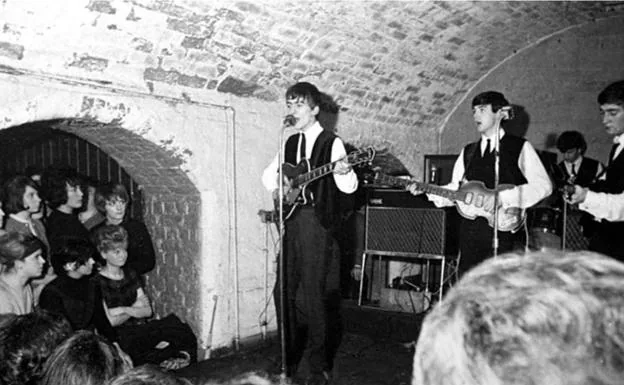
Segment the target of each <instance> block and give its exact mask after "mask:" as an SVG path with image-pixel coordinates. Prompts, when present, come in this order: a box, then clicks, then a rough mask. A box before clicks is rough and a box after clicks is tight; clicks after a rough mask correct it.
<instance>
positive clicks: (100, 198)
mask: <svg viewBox="0 0 624 385" xmlns="http://www.w3.org/2000/svg"><path fill="white" fill-rule="evenodd" d="M129 203H130V197H129V195H128V191H127V190H126V188H125V187H124V186H123V185H121V184H107V185H104V186H101V187H100V188H98V190H97V192H96V195H95V205H96V207H97V208H98V210H100V212H101V213H102V214H104V215H105V216H106V221H105V223H104V224H106V225H120V226H122V227H123V228H124V229H126V231H127V232H128V261H127V262H126V265H127V266H128V267H129V268H131V269H132V270H134V271H135V272H136V273H137V274H139V275H143V274H145V273H147V272H149V271H151V270H152V269H153V268H154V266H155V264H156V254H155V252H154V246H153V244H152V238H151V237H150V234H149V232H148V231H147V227H145V225H144V224H143V222H139V221H137V220H135V219H131V218H128V217H127V210H126V209H127V207H128V204H129Z"/></svg>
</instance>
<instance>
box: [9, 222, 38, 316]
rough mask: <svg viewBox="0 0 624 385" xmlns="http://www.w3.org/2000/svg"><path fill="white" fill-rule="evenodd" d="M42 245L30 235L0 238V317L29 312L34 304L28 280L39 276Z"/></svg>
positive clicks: (19, 234)
mask: <svg viewBox="0 0 624 385" xmlns="http://www.w3.org/2000/svg"><path fill="white" fill-rule="evenodd" d="M43 247H44V246H43V244H42V243H41V241H40V240H39V239H37V238H35V237H33V236H32V235H24V234H21V233H6V234H3V235H0V264H2V266H3V269H2V272H1V273H0V314H5V313H14V314H27V313H30V312H31V311H32V310H33V308H34V306H35V303H36V296H35V293H34V292H33V289H32V286H31V285H30V281H31V280H32V279H33V278H36V277H39V276H41V274H42V272H43V266H44V264H45V260H44V259H43V257H42V253H43Z"/></svg>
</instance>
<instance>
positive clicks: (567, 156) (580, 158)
mask: <svg viewBox="0 0 624 385" xmlns="http://www.w3.org/2000/svg"><path fill="white" fill-rule="evenodd" d="M557 149H558V150H559V152H561V155H562V156H563V160H562V161H561V162H559V164H558V169H557V176H556V177H555V183H556V184H557V187H558V188H561V187H563V186H564V185H574V184H575V185H578V186H581V187H588V186H591V185H593V184H594V183H596V182H597V181H598V180H599V179H600V178H603V177H604V172H605V167H604V165H603V164H602V163H601V162H599V161H597V160H595V159H592V158H588V157H586V156H585V151H587V142H586V141H585V137H584V136H583V134H581V133H580V132H578V131H565V132H563V133H561V135H559V137H558V138H557ZM559 197H560V195H559ZM561 204H563V202H562V200H561V199H557V205H561ZM572 207H574V206H572ZM580 224H581V226H582V228H583V235H584V236H585V237H586V238H591V236H592V235H593V233H594V231H596V227H597V225H598V222H596V221H595V220H594V217H593V216H592V215H590V214H587V213H583V215H582V216H581V218H580Z"/></svg>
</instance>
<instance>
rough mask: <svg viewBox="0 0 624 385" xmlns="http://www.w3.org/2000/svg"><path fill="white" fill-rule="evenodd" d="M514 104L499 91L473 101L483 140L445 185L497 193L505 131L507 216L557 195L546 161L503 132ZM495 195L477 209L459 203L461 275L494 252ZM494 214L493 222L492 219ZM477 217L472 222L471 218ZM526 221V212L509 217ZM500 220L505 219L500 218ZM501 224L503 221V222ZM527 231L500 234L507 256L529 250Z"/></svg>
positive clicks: (438, 201)
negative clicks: (476, 185) (480, 186)
mask: <svg viewBox="0 0 624 385" xmlns="http://www.w3.org/2000/svg"><path fill="white" fill-rule="evenodd" d="M510 112H511V106H510V104H509V102H508V101H507V99H506V98H505V96H504V95H503V94H502V93H500V92H496V91H487V92H483V93H480V94H479V95H477V96H475V98H474V99H473V100H472V114H473V118H474V121H475V123H476V125H477V131H478V132H479V134H480V136H481V138H480V139H479V140H478V141H476V142H473V143H470V144H468V145H467V146H465V147H464V148H463V149H462V151H461V153H460V154H459V157H458V158H457V160H456V161H455V165H454V167H453V175H452V178H451V182H450V183H449V184H448V185H446V186H444V187H446V188H448V189H451V190H457V189H459V188H460V186H462V185H464V187H466V184H467V183H469V182H475V181H478V182H482V183H483V184H484V185H485V187H486V188H487V189H494V187H495V175H494V163H495V152H494V149H495V140H496V135H497V132H498V131H499V130H500V147H499V154H500V158H499V159H500V167H499V187H503V186H501V185H507V186H505V187H508V188H507V189H504V190H501V189H500V188H499V190H500V193H499V194H498V206H499V212H503V213H507V212H508V211H506V210H507V209H509V208H519V209H526V208H529V207H531V206H533V205H534V204H536V203H537V202H539V201H540V200H542V199H543V198H545V197H547V196H548V195H550V193H551V192H552V183H551V181H550V177H549V176H548V173H547V172H546V170H545V168H544V165H543V164H542V161H541V160H540V158H539V156H538V155H537V153H536V152H535V149H534V148H533V146H532V145H531V144H530V143H529V142H528V141H527V140H525V139H523V138H519V137H515V136H512V135H508V134H506V133H505V130H504V129H502V128H501V121H502V120H504V119H509V118H510ZM409 190H410V191H411V192H412V193H413V194H419V193H420V191H418V190H417V188H416V186H410V187H409ZM494 195H495V194H483V197H484V199H483V202H482V207H481V208H480V209H475V208H476V207H477V206H481V202H476V201H477V200H478V199H477V198H476V197H475V203H476V205H465V204H458V209H459V211H460V214H462V218H461V219H460V221H461V222H460V230H459V251H460V262H459V267H458V270H459V271H458V273H459V274H460V275H462V274H463V273H464V272H466V271H467V270H469V269H470V268H472V267H473V266H475V265H477V264H478V263H480V262H481V261H483V260H485V259H486V258H488V257H491V256H492V255H493V254H494V248H493V238H494V229H493V227H492V222H493V218H492V217H493V212H494ZM428 198H429V199H430V200H432V201H433V203H434V204H435V205H436V206H438V207H442V206H450V205H452V204H454V202H453V201H451V200H449V199H447V198H442V197H438V196H433V195H432V194H428ZM488 216H489V218H488ZM470 217H472V218H470ZM510 217H511V218H516V217H517V219H518V224H520V223H522V217H523V211H522V210H519V211H518V215H510ZM499 218H501V215H500V214H499ZM499 226H500V222H499ZM526 241H527V240H526V233H525V231H524V229H523V228H522V227H520V228H518V227H516V228H513V229H510V230H508V231H501V228H500V227H499V231H498V242H499V243H498V250H497V252H498V253H499V254H500V253H504V252H508V251H513V250H522V249H525V248H526Z"/></svg>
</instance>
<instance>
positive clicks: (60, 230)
mask: <svg viewBox="0 0 624 385" xmlns="http://www.w3.org/2000/svg"><path fill="white" fill-rule="evenodd" d="M41 182H42V185H41V187H42V188H41V189H42V191H43V194H44V197H45V198H46V200H47V202H48V205H49V206H50V208H52V212H51V213H50V215H49V216H48V219H47V230H48V233H47V235H48V241H49V242H50V249H51V250H52V251H53V250H54V249H57V248H59V247H62V245H63V243H64V242H65V240H67V239H80V240H84V241H87V242H90V238H89V231H88V230H87V229H86V228H85V227H84V226H83V225H82V223H80V221H79V220H78V216H77V215H76V210H78V209H80V207H82V198H83V193H82V190H81V189H80V179H79V178H78V176H77V174H76V172H75V171H73V170H69V169H48V170H46V172H45V173H44V174H43V177H42V179H41ZM52 266H54V268H55V269H56V266H55V263H54V257H53V256H52ZM56 273H57V274H59V272H58V271H56Z"/></svg>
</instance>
